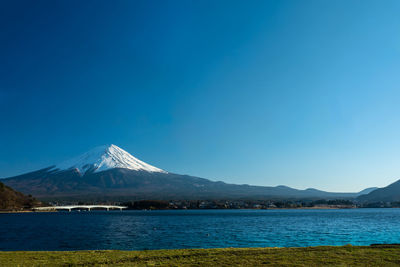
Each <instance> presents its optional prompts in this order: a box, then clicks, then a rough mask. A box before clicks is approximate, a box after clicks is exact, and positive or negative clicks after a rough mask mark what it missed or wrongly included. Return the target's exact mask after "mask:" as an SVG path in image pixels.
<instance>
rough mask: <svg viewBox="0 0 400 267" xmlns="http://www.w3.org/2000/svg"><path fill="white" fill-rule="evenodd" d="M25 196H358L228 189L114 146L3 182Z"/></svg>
mask: <svg viewBox="0 0 400 267" xmlns="http://www.w3.org/2000/svg"><path fill="white" fill-rule="evenodd" d="M2 181H3V182H4V183H5V184H7V185H9V186H11V187H13V188H15V189H16V190H18V191H21V192H23V193H25V194H32V195H34V196H36V197H38V198H40V199H43V200H55V199H81V200H85V199H87V198H89V196H90V198H95V199H102V198H103V199H113V200H121V199H131V200H135V199H136V200H146V199H160V200H166V199H239V198H247V199H318V198H324V199H338V198H354V197H357V196H358V193H331V192H325V191H321V190H317V189H313V188H309V189H306V190H299V189H294V188H291V187H288V186H283V185H281V186H276V187H271V186H254V185H237V184H228V183H224V182H221V181H211V180H208V179H205V178H200V177H194V176H190V175H180V174H175V173H170V172H167V171H164V170H162V169H159V168H157V167H154V166H151V165H149V164H147V163H145V162H143V161H140V160H139V159H137V158H135V157H133V156H132V155H130V154H129V153H128V152H126V151H125V150H123V149H121V148H119V147H117V146H115V145H108V146H100V147H96V148H94V149H92V150H90V151H88V152H86V153H84V154H82V155H80V156H78V157H76V158H74V159H72V160H69V161H66V162H64V163H62V164H58V165H54V166H50V167H47V168H43V169H41V170H38V171H34V172H30V173H25V174H22V175H18V176H14V177H9V178H6V179H2Z"/></svg>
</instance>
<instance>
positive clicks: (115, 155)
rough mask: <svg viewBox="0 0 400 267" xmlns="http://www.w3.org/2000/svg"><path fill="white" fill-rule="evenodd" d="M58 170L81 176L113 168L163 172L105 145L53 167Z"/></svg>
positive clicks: (114, 147) (112, 146) (121, 150)
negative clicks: (73, 171)
mask: <svg viewBox="0 0 400 267" xmlns="http://www.w3.org/2000/svg"><path fill="white" fill-rule="evenodd" d="M55 168H56V169H59V170H68V169H78V171H79V172H80V173H81V174H84V173H85V172H86V171H88V170H93V171H94V172H101V171H105V170H109V169H114V168H124V169H130V170H136V171H148V172H162V173H167V172H166V171H164V170H161V169H159V168H156V167H154V166H151V165H149V164H147V163H145V162H143V161H141V160H139V159H137V158H135V157H134V156H132V155H131V154H129V153H128V152H126V151H125V150H123V149H122V148H120V147H118V146H116V145H105V146H99V147H96V148H93V149H92V150H90V151H88V152H86V153H84V154H82V155H80V156H78V157H76V158H73V159H71V160H67V161H64V162H62V163H61V164H58V165H56V166H55Z"/></svg>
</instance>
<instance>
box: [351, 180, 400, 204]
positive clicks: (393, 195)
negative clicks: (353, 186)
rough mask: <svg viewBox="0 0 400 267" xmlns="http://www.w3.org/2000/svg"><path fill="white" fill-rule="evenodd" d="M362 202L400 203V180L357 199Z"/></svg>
mask: <svg viewBox="0 0 400 267" xmlns="http://www.w3.org/2000/svg"><path fill="white" fill-rule="evenodd" d="M357 200H358V201H361V202H381V201H382V202H397V201H400V180H398V181H396V182H394V183H392V184H390V185H388V186H386V187H383V188H378V189H376V190H374V191H372V192H370V193H369V194H366V195H362V196H359V197H358V198H357Z"/></svg>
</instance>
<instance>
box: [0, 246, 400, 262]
mask: <svg viewBox="0 0 400 267" xmlns="http://www.w3.org/2000/svg"><path fill="white" fill-rule="evenodd" d="M108 265H110V266H232V265H240V266H259V265H273V266H277V265H278V266H279V265H290V266H322V265H324V266H327V265H328V266H347V265H351V266H354V265H358V266H400V246H391V245H386V246H376V247H374V246H372V247H355V246H344V247H307V248H226V249H180V250H149V251H118V250H102V251H69V252H64V251H61V252H46V251H44V252H25V251H17V252H0V266H108Z"/></svg>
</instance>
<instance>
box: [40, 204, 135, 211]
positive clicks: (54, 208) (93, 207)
mask: <svg viewBox="0 0 400 267" xmlns="http://www.w3.org/2000/svg"><path fill="white" fill-rule="evenodd" d="M126 208H128V207H124V206H114V205H69V206H49V207H37V208H33V210H37V211H40V210H68V211H71V210H73V209H87V210H88V211H90V210H92V209H106V210H107V211H109V210H110V209H119V210H122V209H126Z"/></svg>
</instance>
